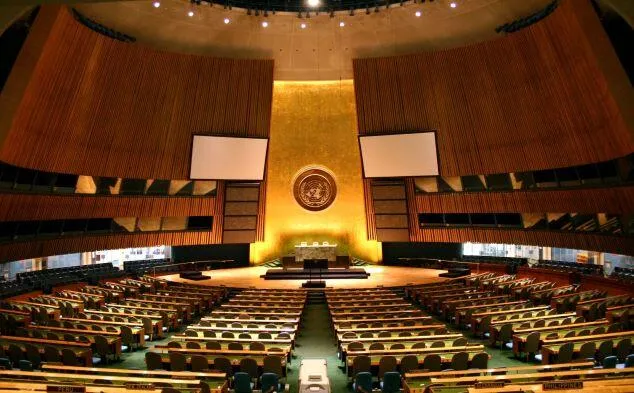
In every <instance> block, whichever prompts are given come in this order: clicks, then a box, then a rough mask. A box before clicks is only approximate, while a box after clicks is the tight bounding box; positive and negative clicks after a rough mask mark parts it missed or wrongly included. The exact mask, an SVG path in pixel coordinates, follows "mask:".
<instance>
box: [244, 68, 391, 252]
mask: <svg viewBox="0 0 634 393" xmlns="http://www.w3.org/2000/svg"><path fill="white" fill-rule="evenodd" d="M311 166H322V167H325V168H327V169H328V170H329V171H330V172H332V174H333V175H334V177H335V181H336V184H337V197H336V199H335V201H334V202H333V204H332V205H330V206H329V207H328V208H327V209H325V210H322V211H318V212H311V211H308V210H305V209H303V208H302V207H300V206H299V204H298V203H297V202H296V201H295V199H294V197H293V179H294V177H295V176H296V175H297V173H298V172H299V171H301V170H303V169H305V168H307V167H311ZM367 238H368V237H367V230H366V219H365V207H364V196H363V180H362V172H361V156H360V153H359V144H358V140H357V119H356V108H355V99H354V86H353V83H352V81H351V80H346V81H332V82H275V83H274V87H273V109H272V117H271V133H270V141H269V152H268V162H267V181H266V214H265V223H264V241H263V242H257V243H255V244H253V245H252V247H251V259H252V262H254V263H259V262H263V261H268V260H271V259H274V258H277V257H280V256H282V255H287V254H290V253H292V252H294V246H295V245H296V244H298V243H300V242H302V241H306V242H309V243H311V242H313V241H318V242H323V241H328V242H330V243H337V244H338V248H337V253H338V254H340V255H344V254H350V255H351V256H355V257H359V258H362V259H364V260H367V261H369V262H377V261H378V260H380V257H381V256H380V253H381V247H380V243H378V242H376V241H369V240H367Z"/></svg>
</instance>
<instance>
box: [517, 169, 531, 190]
mask: <svg viewBox="0 0 634 393" xmlns="http://www.w3.org/2000/svg"><path fill="white" fill-rule="evenodd" d="M511 183H512V184H513V189H514V190H528V189H531V188H535V179H534V178H533V173H532V172H518V173H511Z"/></svg>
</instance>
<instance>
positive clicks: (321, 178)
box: [293, 168, 337, 211]
mask: <svg viewBox="0 0 634 393" xmlns="http://www.w3.org/2000/svg"><path fill="white" fill-rule="evenodd" d="M293 196H294V197H295V200H296V201H297V203H299V205H300V206H301V207H303V208H304V209H306V210H310V211H320V210H324V209H326V208H327V207H328V206H330V205H332V202H334V200H335V197H336V196H337V185H336V184H335V179H334V178H333V177H332V175H331V174H330V173H328V172H326V171H325V170H323V169H319V168H311V169H306V170H304V171H302V172H300V173H299V174H298V175H297V176H296V177H295V181H294V182H293Z"/></svg>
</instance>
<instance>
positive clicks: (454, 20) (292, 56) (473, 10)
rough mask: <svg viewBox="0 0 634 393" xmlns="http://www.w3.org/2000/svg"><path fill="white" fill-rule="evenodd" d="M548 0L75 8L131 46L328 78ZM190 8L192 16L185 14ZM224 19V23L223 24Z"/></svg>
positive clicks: (460, 38) (487, 28)
mask: <svg viewBox="0 0 634 393" xmlns="http://www.w3.org/2000/svg"><path fill="white" fill-rule="evenodd" d="M451 2H454V3H455V4H456V7H455V8H452V7H450V3H451ZM549 2H550V0H452V1H450V0H435V1H433V2H430V1H427V2H422V3H413V2H409V3H404V4H403V6H399V5H395V6H392V7H390V8H389V9H385V7H381V9H380V11H379V12H375V11H374V9H371V10H370V14H366V12H365V11H361V12H359V11H357V12H356V13H355V15H354V16H350V15H349V13H348V12H338V13H336V14H335V16H334V17H330V15H328V14H325V13H321V14H319V15H314V14H313V15H311V17H310V18H306V17H304V18H299V17H298V15H297V14H295V13H292V14H291V13H280V12H278V13H277V14H276V15H271V14H269V16H268V17H264V16H262V14H260V15H259V16H255V15H253V13H252V15H247V12H246V11H245V10H244V9H237V8H233V9H232V10H228V9H227V10H225V9H223V7H220V6H217V5H216V6H209V5H208V4H207V5H205V3H203V5H200V6H196V5H192V4H190V2H189V1H185V0H161V3H160V7H158V8H156V7H154V6H153V3H152V1H125V2H111V3H86V4H79V5H76V6H75V8H76V9H77V10H78V11H79V12H81V13H82V14H84V15H85V16H87V17H89V18H91V19H93V20H95V21H97V22H99V23H100V24H102V25H104V26H107V27H110V28H113V29H115V30H118V31H120V32H122V33H125V34H128V35H131V36H134V37H136V39H137V44H145V45H150V46H152V47H154V48H157V49H162V50H168V51H176V52H186V53H197V54H206V55H214V56H222V57H233V58H272V59H274V60H275V79H277V80H335V79H342V78H343V79H347V78H351V77H352V59H353V58H359V57H375V56H390V55H396V54H404V53H414V52H421V51H426V50H439V49H444V48H450V47H455V46H462V45H466V44H470V43H474V42H479V41H483V40H487V39H492V38H495V37H500V35H499V34H496V33H495V31H494V29H495V27H497V26H499V25H501V24H503V23H507V22H510V21H513V20H515V19H518V18H520V17H524V16H527V15H530V14H531V13H533V12H535V11H537V10H539V9H542V8H543V7H545V6H546V5H547V4H548V3H549ZM190 11H192V12H193V16H188V13H189V12H190ZM417 11H419V12H420V16H416V12H417ZM225 18H227V19H228V20H229V21H230V23H228V24H225V23H224V20H225ZM264 21H266V22H268V26H267V27H266V28H264V27H262V22H264ZM302 24H305V28H302ZM341 24H343V26H341Z"/></svg>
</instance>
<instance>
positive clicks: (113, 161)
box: [0, 6, 273, 179]
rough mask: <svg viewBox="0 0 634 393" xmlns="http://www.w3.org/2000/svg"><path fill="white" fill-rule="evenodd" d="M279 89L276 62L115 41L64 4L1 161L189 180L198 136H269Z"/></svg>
mask: <svg viewBox="0 0 634 393" xmlns="http://www.w3.org/2000/svg"><path fill="white" fill-rule="evenodd" d="M44 8H47V6H44ZM44 15H47V13H44ZM39 22H40V21H39V20H37V21H36V25H37V24H38V23H39ZM26 45H27V46H28V45H29V42H27V44H26ZM27 49H28V48H26V49H25V50H24V51H23V52H24V53H25V54H28V53H29V51H28V50H27ZM16 72H17V71H16ZM16 75H17V74H16ZM11 77H13V75H12V76H11ZM272 88H273V62H272V61H269V60H234V59H220V58H213V57H206V56H196V55H186V54H178V53H168V52H159V51H155V50H153V49H150V48H148V47H144V46H142V45H139V44H127V43H123V42H119V41H115V40H112V39H110V38H107V37H105V36H103V35H100V34H98V33H95V32H93V31H91V30H89V29H88V28H86V27H84V26H83V25H81V24H79V23H78V22H77V21H75V20H74V19H73V18H72V16H71V15H70V14H69V12H68V10H67V9H66V8H64V7H59V8H57V16H56V19H55V22H54V23H53V24H52V27H51V28H50V33H49V36H48V40H47V42H46V44H45V45H44V48H43V50H42V52H41V54H40V57H39V60H38V61H37V64H36V65H35V67H34V69H33V72H32V75H31V77H30V81H29V84H28V87H27V88H26V89H25V93H24V95H23V97H22V98H21V102H20V104H19V107H18V108H17V109H16V110H15V112H14V116H13V120H12V125H11V128H10V130H9V133H8V135H7V137H6V139H5V143H4V144H3V146H2V150H1V151H0V160H3V161H5V162H8V163H11V164H14V165H18V166H21V167H27V168H36V169H41V170H48V171H53V172H62V173H75V174H83V175H99V176H113V177H127V178H141V179H153V178H159V179H186V178H187V177H188V176H189V166H190V158H191V157H190V154H191V144H192V135H193V134H208V135H226V136H250V137H262V138H266V137H268V133H269V123H270V115H271V97H272Z"/></svg>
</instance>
